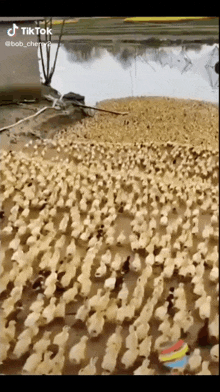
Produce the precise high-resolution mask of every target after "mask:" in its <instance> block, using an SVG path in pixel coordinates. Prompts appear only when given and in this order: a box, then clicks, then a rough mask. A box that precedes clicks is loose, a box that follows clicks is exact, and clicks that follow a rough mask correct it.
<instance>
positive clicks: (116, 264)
mask: <svg viewBox="0 0 220 392" xmlns="http://www.w3.org/2000/svg"><path fill="white" fill-rule="evenodd" d="M122 264H123V258H122V256H121V255H120V253H116V254H115V257H114V258H113V261H112V263H111V269H112V270H113V271H119V270H120V269H121V267H122Z"/></svg>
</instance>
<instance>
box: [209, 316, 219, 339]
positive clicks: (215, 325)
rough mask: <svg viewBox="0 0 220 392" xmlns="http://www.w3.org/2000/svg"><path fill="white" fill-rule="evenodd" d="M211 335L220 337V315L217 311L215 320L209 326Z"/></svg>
mask: <svg viewBox="0 0 220 392" xmlns="http://www.w3.org/2000/svg"><path fill="white" fill-rule="evenodd" d="M208 329H209V334H210V336H214V337H215V338H216V339H218V338H219V315H218V313H216V315H215V317H214V319H213V321H212V322H211V323H209V326H208Z"/></svg>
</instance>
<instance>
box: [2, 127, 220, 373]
mask: <svg viewBox="0 0 220 392" xmlns="http://www.w3.org/2000/svg"><path fill="white" fill-rule="evenodd" d="M218 165H219V161H218V150H217V149H216V150H213V149H211V148H210V149H208V148H202V147H192V146H190V145H180V144H178V143H175V142H171V141H168V142H164V143H153V142H151V143H136V144H133V143H123V144H121V143H107V142H104V141H103V142H98V141H94V140H86V139H85V140H84V141H83V140H80V141H77V140H76V138H75V136H74V135H72V136H71V135H70V134H69V135H68V138H67V137H66V136H65V135H63V136H62V135H61V136H59V137H58V138H57V140H55V139H53V140H52V139H51V140H48V139H47V140H46V139H45V140H42V141H37V142H35V143H33V142H29V143H28V144H27V145H26V146H25V148H24V149H23V151H19V152H13V151H1V167H0V170H1V266H0V302H1V318H0V323H1V328H0V342H1V343H0V344H1V348H0V363H1V365H0V372H1V374H6V373H9V372H10V371H11V372H12V373H13V372H14V373H16V374H32V375H40V374H47V375H52V374H54V375H65V374H78V375H112V374H133V375H157V374H164V373H165V374H167V373H168V372H165V370H164V368H163V367H162V365H160V363H159V361H157V360H155V358H156V357H157V355H158V353H159V352H160V350H161V348H162V347H163V346H164V345H165V344H168V343H169V342H173V341H178V339H180V338H183V336H184V340H185V341H186V342H187V343H188V345H189V347H190V353H189V354H190V357H189V361H188V364H187V367H186V369H185V372H186V373H185V374H199V375H202V374H207V375H211V374H217V372H218V370H217V368H218V349H219V344H218V342H219V326H218V325H219V315H218V301H219V296H218V290H219V284H218V277H219V268H218V236H219V228H218V223H219V216H218V214H219V210H218V196H219V195H218ZM204 323H207V331H208V335H209V339H211V340H210V341H211V344H209V346H208V348H207V347H206V348H204V347H200V346H199V345H198V343H196V339H197V334H198V332H199V331H198V330H199V328H201V327H202V326H203V325H204ZM14 364H16V371H14ZM10 369H12V370H10Z"/></svg>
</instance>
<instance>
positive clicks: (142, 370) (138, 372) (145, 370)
mask: <svg viewBox="0 0 220 392" xmlns="http://www.w3.org/2000/svg"><path fill="white" fill-rule="evenodd" d="M149 363H150V361H149V359H148V358H144V360H143V362H142V364H141V365H140V366H139V367H138V368H137V369H135V370H134V372H133V374H134V375H135V376H148V375H153V374H155V370H154V369H150V368H149V367H148V366H149Z"/></svg>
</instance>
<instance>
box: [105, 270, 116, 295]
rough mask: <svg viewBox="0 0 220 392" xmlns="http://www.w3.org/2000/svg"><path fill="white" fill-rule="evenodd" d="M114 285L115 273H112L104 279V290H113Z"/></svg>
mask: <svg viewBox="0 0 220 392" xmlns="http://www.w3.org/2000/svg"><path fill="white" fill-rule="evenodd" d="M115 283H116V271H112V274H111V276H110V277H109V278H107V279H105V283H104V288H105V289H109V290H111V291H112V290H114V288H115Z"/></svg>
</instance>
